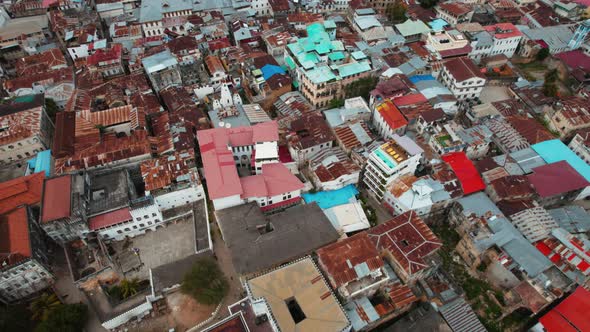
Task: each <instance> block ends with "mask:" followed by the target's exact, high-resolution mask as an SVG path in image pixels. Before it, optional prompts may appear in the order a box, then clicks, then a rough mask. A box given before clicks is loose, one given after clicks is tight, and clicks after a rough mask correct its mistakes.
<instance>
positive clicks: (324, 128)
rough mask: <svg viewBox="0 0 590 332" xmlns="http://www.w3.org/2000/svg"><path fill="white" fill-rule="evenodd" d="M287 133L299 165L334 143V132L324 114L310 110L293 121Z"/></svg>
mask: <svg viewBox="0 0 590 332" xmlns="http://www.w3.org/2000/svg"><path fill="white" fill-rule="evenodd" d="M289 129H290V131H291V133H290V134H288V135H287V141H288V142H289V152H290V153H291V157H292V158H293V159H294V160H295V161H296V162H297V164H298V165H302V164H304V163H305V162H306V161H308V160H310V159H311V158H313V157H314V156H315V155H316V154H317V153H320V152H321V151H325V150H329V149H331V148H332V146H333V145H334V140H335V137H334V134H333V133H332V130H330V126H329V125H328V123H327V122H326V120H325V119H324V117H323V116H321V115H320V114H319V113H316V112H310V113H307V114H305V115H303V116H300V117H299V118H297V119H296V120H294V121H292V122H291V125H290V128H289Z"/></svg>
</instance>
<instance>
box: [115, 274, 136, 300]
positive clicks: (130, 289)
mask: <svg viewBox="0 0 590 332" xmlns="http://www.w3.org/2000/svg"><path fill="white" fill-rule="evenodd" d="M120 287H121V295H123V298H124V299H126V298H128V297H131V296H133V295H135V294H137V291H138V290H139V280H138V279H137V278H133V279H131V280H129V279H123V280H121V285H120Z"/></svg>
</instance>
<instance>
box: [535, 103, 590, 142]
mask: <svg viewBox="0 0 590 332" xmlns="http://www.w3.org/2000/svg"><path fill="white" fill-rule="evenodd" d="M544 109H545V110H544V113H545V118H546V119H548V120H549V127H550V128H551V129H552V130H555V131H557V132H558V133H559V135H560V136H561V137H563V138H566V139H567V138H570V137H572V136H573V135H574V133H575V131H576V130H579V129H584V128H588V127H590V101H589V100H588V99H587V98H583V97H577V96H572V97H567V98H563V99H561V100H560V101H557V102H555V103H554V104H553V105H546V106H545V107H544Z"/></svg>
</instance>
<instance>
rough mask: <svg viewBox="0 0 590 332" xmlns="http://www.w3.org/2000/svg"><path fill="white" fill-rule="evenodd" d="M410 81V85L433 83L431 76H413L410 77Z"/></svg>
mask: <svg viewBox="0 0 590 332" xmlns="http://www.w3.org/2000/svg"><path fill="white" fill-rule="evenodd" d="M410 81H411V82H412V83H416V82H420V81H434V77H433V76H432V75H414V76H412V77H410Z"/></svg>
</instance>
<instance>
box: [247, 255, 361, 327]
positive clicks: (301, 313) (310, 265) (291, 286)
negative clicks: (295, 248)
mask: <svg viewBox="0 0 590 332" xmlns="http://www.w3.org/2000/svg"><path fill="white" fill-rule="evenodd" d="M245 286H246V291H247V293H248V297H249V298H250V301H251V302H252V303H253V307H256V308H258V312H257V313H256V314H257V315H261V314H266V316H267V317H268V318H269V321H270V322H271V325H272V326H273V328H274V330H275V331H294V330H296V329H299V328H301V329H303V330H305V331H326V332H341V331H343V332H346V331H350V329H351V325H350V321H349V320H348V317H347V316H346V314H345V312H344V309H343V308H342V307H341V305H340V303H339V302H338V300H337V299H336V296H335V295H334V294H333V293H332V291H331V290H330V287H329V286H328V283H327V282H326V280H325V279H324V278H323V276H322V274H321V272H320V271H319V269H318V268H317V266H316V265H315V263H314V262H313V260H312V259H311V257H307V258H304V259H302V260H299V261H295V262H293V263H290V264H288V265H285V266H283V267H280V268H277V269H275V270H272V271H270V272H267V273H265V274H263V275H260V276H258V277H255V278H252V279H249V280H247V281H246V285H245Z"/></svg>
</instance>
